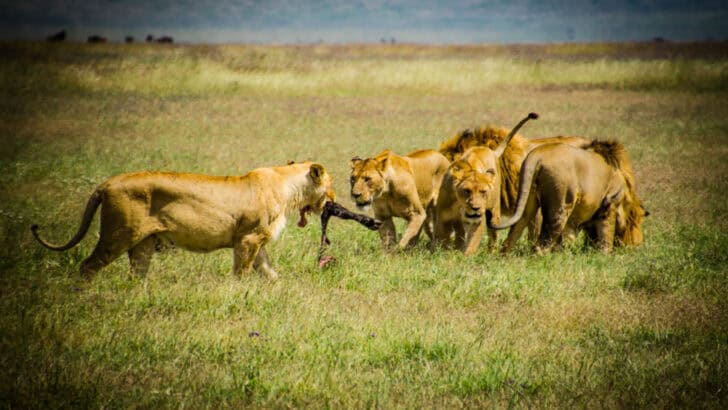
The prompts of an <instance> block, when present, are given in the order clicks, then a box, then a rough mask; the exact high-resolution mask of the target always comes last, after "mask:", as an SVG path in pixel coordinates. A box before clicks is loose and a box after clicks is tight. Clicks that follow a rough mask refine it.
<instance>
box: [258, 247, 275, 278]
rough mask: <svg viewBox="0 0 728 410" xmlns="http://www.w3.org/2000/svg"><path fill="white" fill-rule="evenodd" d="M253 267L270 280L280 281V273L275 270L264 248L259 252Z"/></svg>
mask: <svg viewBox="0 0 728 410" xmlns="http://www.w3.org/2000/svg"><path fill="white" fill-rule="evenodd" d="M253 267H255V270H257V271H258V272H261V273H264V274H265V275H266V276H267V277H268V279H270V280H276V279H278V272H276V271H275V269H273V266H272V265H271V263H270V259H269V258H268V252H266V250H265V248H264V247H261V248H260V249H259V250H258V255H256V257H255V262H254V263H253Z"/></svg>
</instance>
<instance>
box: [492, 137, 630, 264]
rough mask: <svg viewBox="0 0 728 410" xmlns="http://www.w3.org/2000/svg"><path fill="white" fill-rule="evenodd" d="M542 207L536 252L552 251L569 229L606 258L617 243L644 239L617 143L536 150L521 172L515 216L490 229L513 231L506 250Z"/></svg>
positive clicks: (548, 146)
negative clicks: (582, 232) (583, 233)
mask: <svg viewBox="0 0 728 410" xmlns="http://www.w3.org/2000/svg"><path fill="white" fill-rule="evenodd" d="M628 174H629V175H628ZM628 179H629V180H630V183H629V184H631V186H630V185H629V184H628V182H627V180H628ZM539 207H541V212H542V213H543V223H542V227H541V233H540V235H539V238H538V241H537V242H536V245H535V246H534V250H535V251H536V252H537V253H543V252H545V251H548V250H550V249H551V247H553V246H554V244H555V243H556V241H559V240H561V237H562V233H563V232H564V229H565V228H570V229H571V230H573V231H577V230H578V229H584V230H585V231H586V233H587V238H588V240H589V242H590V243H591V244H592V245H594V246H596V247H597V248H598V249H600V250H601V251H603V252H605V253H606V252H609V251H611V249H612V247H613V245H614V243H615V239H616V243H617V244H635V245H637V244H639V242H641V240H642V233H641V232H642V231H641V224H642V219H643V217H644V208H642V206H641V204H640V201H639V199H638V198H637V196H636V194H635V192H634V182H633V180H632V176H631V166H629V162H628V158H627V155H626V151H625V150H624V147H623V146H622V145H621V144H619V143H616V142H602V141H594V142H592V144H591V145H590V146H589V147H588V148H587V149H581V148H576V147H573V146H570V145H566V144H546V145H542V146H540V147H537V148H535V149H534V150H533V151H531V153H530V154H529V155H528V157H527V158H526V160H525V161H524V162H523V167H522V170H521V177H520V187H519V193H518V201H517V205H516V212H515V213H514V214H513V216H512V217H511V218H508V219H506V220H501V221H500V222H494V223H492V224H491V225H490V227H491V228H493V229H504V228H508V227H510V226H513V228H512V229H511V231H510V232H509V234H508V238H507V239H506V241H505V242H504V244H503V249H504V251H507V250H508V249H510V247H512V246H513V244H514V243H515V242H516V241H517V240H518V237H519V236H520V235H521V232H522V231H523V229H524V228H525V226H526V224H527V223H528V221H529V220H531V219H532V218H534V216H535V215H536V211H537V210H538V208H539Z"/></svg>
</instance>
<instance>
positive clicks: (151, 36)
mask: <svg viewBox="0 0 728 410" xmlns="http://www.w3.org/2000/svg"><path fill="white" fill-rule="evenodd" d="M146 40H147V43H151V42H152V41H154V36H153V35H151V34H147V38H146Z"/></svg>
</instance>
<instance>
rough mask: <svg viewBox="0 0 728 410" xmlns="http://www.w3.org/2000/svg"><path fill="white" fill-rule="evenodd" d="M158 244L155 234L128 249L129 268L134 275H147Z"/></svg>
mask: <svg viewBox="0 0 728 410" xmlns="http://www.w3.org/2000/svg"><path fill="white" fill-rule="evenodd" d="M156 246H157V239H156V238H155V237H154V235H150V236H147V237H146V238H144V239H142V240H141V241H140V242H139V243H137V244H136V245H134V246H133V247H132V248H131V249H129V250H128V251H127V253H128V254H129V268H130V272H131V274H132V275H134V276H141V277H144V276H146V275H147V272H148V271H149V265H150V263H151V262H152V256H154V251H155V250H156Z"/></svg>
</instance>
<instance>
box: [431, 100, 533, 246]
mask: <svg viewBox="0 0 728 410" xmlns="http://www.w3.org/2000/svg"><path fill="white" fill-rule="evenodd" d="M536 118H538V114H536V113H530V114H528V116H527V117H526V118H524V119H523V120H521V121H520V122H519V123H518V125H516V127H515V128H513V130H511V131H510V132H509V133H508V135H506V137H505V138H504V139H502V140H501V141H500V143H499V144H498V145H497V146H495V147H494V148H493V149H491V148H490V147H488V146H473V147H472V148H469V149H467V150H466V151H465V153H464V154H463V155H462V156H461V157H460V159H459V160H457V161H455V162H453V163H452V164H451V165H450V168H448V171H447V173H446V174H445V177H444V179H443V182H442V185H441V186H440V194H439V197H438V200H437V204H436V206H435V209H436V212H435V215H436V217H435V241H434V242H435V243H438V244H440V245H445V246H448V245H449V242H450V237H451V236H452V235H453V234H454V235H455V246H456V247H457V248H458V249H460V250H462V251H463V252H465V254H466V255H472V254H473V253H475V252H476V251H477V249H478V246H479V245H480V241H481V239H482V237H483V230H484V229H485V219H486V218H487V219H489V220H490V221H492V222H497V221H499V220H500V216H501V184H502V179H504V177H503V170H502V166H501V164H500V160H501V157H502V156H503V153H504V152H505V151H506V147H507V146H508V144H509V143H510V141H511V139H512V138H513V137H514V136H515V135H516V132H518V130H519V129H520V128H521V127H522V126H523V125H524V124H525V123H526V122H527V121H528V120H530V119H536ZM488 236H489V241H488V247H489V248H490V249H491V250H494V249H495V247H496V240H497V234H496V231H495V230H492V229H490V230H489V231H488Z"/></svg>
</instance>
